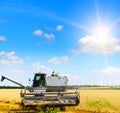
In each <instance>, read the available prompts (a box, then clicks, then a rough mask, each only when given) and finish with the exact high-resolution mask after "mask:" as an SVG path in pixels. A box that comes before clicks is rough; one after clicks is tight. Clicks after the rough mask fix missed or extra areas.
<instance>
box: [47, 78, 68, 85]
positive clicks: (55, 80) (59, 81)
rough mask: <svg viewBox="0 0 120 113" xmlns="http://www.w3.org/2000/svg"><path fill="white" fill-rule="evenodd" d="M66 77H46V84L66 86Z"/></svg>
mask: <svg viewBox="0 0 120 113" xmlns="http://www.w3.org/2000/svg"><path fill="white" fill-rule="evenodd" d="M67 82H68V79H67V77H65V76H64V77H53V76H48V77H46V86H67Z"/></svg>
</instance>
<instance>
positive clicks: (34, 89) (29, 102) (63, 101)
mask: <svg viewBox="0 0 120 113" xmlns="http://www.w3.org/2000/svg"><path fill="white" fill-rule="evenodd" d="M4 79H6V80H8V81H11V82H13V83H15V84H17V85H19V86H20V87H22V88H23V89H22V91H21V92H20V95H21V98H22V103H21V105H22V106H23V108H24V109H26V108H27V107H32V108H33V106H44V107H48V106H49V107H60V110H65V107H66V106H77V105H78V104H79V103H80V95H79V87H75V86H68V85H67V83H68V79H67V77H66V76H63V77H61V76H59V77H55V76H46V74H45V73H35V75H34V79H33V84H32V86H24V85H22V84H21V83H18V82H16V81H14V80H12V79H9V78H7V77H5V76H2V78H1V81H3V80H4Z"/></svg>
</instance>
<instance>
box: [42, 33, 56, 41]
mask: <svg viewBox="0 0 120 113" xmlns="http://www.w3.org/2000/svg"><path fill="white" fill-rule="evenodd" d="M44 37H45V38H46V39H48V40H53V39H54V38H55V36H54V35H53V34H47V33H45V34H44Z"/></svg>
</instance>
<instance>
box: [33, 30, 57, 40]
mask: <svg viewBox="0 0 120 113" xmlns="http://www.w3.org/2000/svg"><path fill="white" fill-rule="evenodd" d="M33 34H34V35H36V36H39V37H41V36H42V37H44V38H46V39H47V40H53V39H54V38H55V36H54V35H53V34H52V33H51V34H48V33H44V32H43V31H41V30H40V29H39V30H35V31H33Z"/></svg>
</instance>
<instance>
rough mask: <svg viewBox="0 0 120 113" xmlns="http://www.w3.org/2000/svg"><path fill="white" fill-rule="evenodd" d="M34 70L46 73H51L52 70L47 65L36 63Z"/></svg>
mask: <svg viewBox="0 0 120 113" xmlns="http://www.w3.org/2000/svg"><path fill="white" fill-rule="evenodd" d="M33 68H34V71H35V72H41V71H42V72H44V73H51V72H52V69H51V68H49V67H46V66H45V65H42V64H41V63H40V62H35V63H34V64H33Z"/></svg>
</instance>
